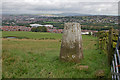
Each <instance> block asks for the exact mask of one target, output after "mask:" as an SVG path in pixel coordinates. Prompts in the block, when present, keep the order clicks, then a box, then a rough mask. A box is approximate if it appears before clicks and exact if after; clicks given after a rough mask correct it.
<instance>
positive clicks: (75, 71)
mask: <svg viewBox="0 0 120 80" xmlns="http://www.w3.org/2000/svg"><path fill="white" fill-rule="evenodd" d="M22 34H24V35H22ZM52 34H53V35H52ZM43 35H44V36H43ZM3 36H20V37H22V36H24V37H29V38H31V39H3V43H2V45H3V50H2V52H3V54H2V59H3V64H2V66H3V67H2V70H3V78H96V76H95V75H96V72H97V71H99V70H103V71H104V77H105V78H107V77H108V76H109V73H110V69H109V67H108V65H107V56H106V55H105V54H104V53H101V54H100V52H101V51H100V50H99V49H98V43H97V38H95V37H92V36H86V35H84V36H83V53H84V59H83V60H82V61H81V62H80V63H70V62H62V61H60V60H59V53H60V46H61V42H60V40H59V39H61V37H62V34H54V33H33V32H3ZM43 37H52V38H55V40H49V39H48V40H39V38H43ZM32 38H33V39H32ZM34 38H37V39H38V40H34ZM80 65H86V66H88V69H83V70H80V69H79V68H77V67H79V66H80Z"/></svg>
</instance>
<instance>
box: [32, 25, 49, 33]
mask: <svg viewBox="0 0 120 80" xmlns="http://www.w3.org/2000/svg"><path fill="white" fill-rule="evenodd" d="M31 31H32V32H47V28H46V27H43V26H40V27H35V28H32V29H31Z"/></svg>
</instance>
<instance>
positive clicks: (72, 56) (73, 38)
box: [60, 23, 83, 62]
mask: <svg viewBox="0 0 120 80" xmlns="http://www.w3.org/2000/svg"><path fill="white" fill-rule="evenodd" d="M82 58H83V51H82V35H81V26H80V24H79V23H65V24H64V31H63V36H62V43H61V50H60V59H61V60H64V61H70V62H80V60H81V59H82Z"/></svg>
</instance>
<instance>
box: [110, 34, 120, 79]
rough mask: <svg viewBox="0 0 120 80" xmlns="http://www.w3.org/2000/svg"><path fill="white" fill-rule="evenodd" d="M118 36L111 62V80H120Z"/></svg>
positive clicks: (119, 43)
mask: <svg viewBox="0 0 120 80" xmlns="http://www.w3.org/2000/svg"><path fill="white" fill-rule="evenodd" d="M119 46H120V34H119V36H118V41H117V45H116V48H115V52H114V56H113V60H112V65H111V73H112V79H115V80H116V79H117V80H120V54H119V49H120V47H119Z"/></svg>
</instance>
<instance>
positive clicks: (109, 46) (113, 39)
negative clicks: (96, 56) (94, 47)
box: [98, 28, 119, 65]
mask: <svg viewBox="0 0 120 80" xmlns="http://www.w3.org/2000/svg"><path fill="white" fill-rule="evenodd" d="M118 32H119V31H118V30H114V29H113V28H111V29H110V30H108V31H100V32H99V33H98V37H99V49H101V50H102V51H104V53H106V54H107V55H108V63H109V64H110V65H111V64H112V56H113V54H114V50H115V47H116V44H117V40H118Z"/></svg>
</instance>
